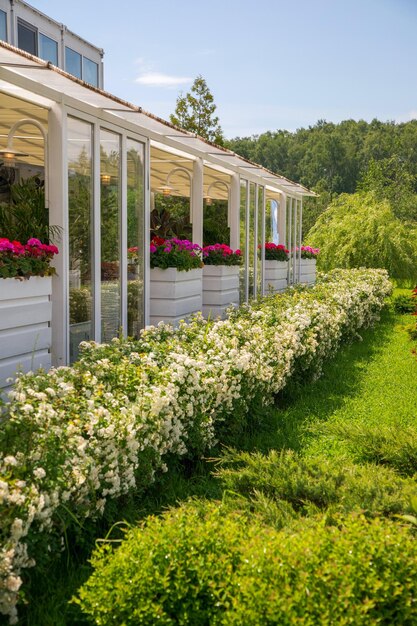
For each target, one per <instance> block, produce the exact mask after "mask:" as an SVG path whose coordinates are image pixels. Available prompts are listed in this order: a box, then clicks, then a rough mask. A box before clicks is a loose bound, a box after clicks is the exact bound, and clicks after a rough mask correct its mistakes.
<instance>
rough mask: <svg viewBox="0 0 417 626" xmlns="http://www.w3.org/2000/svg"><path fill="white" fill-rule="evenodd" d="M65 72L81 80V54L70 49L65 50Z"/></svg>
mask: <svg viewBox="0 0 417 626" xmlns="http://www.w3.org/2000/svg"><path fill="white" fill-rule="evenodd" d="M65 71H66V72H68V73H69V74H72V75H73V76H76V77H77V78H81V54H78V52H75V50H71V48H65Z"/></svg>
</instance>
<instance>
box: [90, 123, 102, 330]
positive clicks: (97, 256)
mask: <svg viewBox="0 0 417 626" xmlns="http://www.w3.org/2000/svg"><path fill="white" fill-rule="evenodd" d="M93 133H94V134H93V164H92V165H93V168H92V172H93V219H92V229H93V235H92V236H93V259H92V263H93V265H92V273H91V277H92V279H93V285H92V287H93V320H94V323H93V333H94V340H95V341H98V342H100V341H101V182H100V174H101V171H100V124H99V123H98V122H96V123H95V124H94V125H93Z"/></svg>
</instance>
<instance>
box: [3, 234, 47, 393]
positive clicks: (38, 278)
mask: <svg viewBox="0 0 417 626" xmlns="http://www.w3.org/2000/svg"><path fill="white" fill-rule="evenodd" d="M57 253H58V248H56V246H51V245H47V244H43V243H41V242H40V241H39V240H38V239H29V241H28V242H27V244H25V245H24V244H22V243H20V242H19V241H9V239H5V238H2V239H0V277H1V278H0V334H1V339H0V389H3V390H4V389H5V388H6V387H7V386H8V384H9V383H8V382H7V379H8V378H9V377H14V376H15V375H16V372H17V371H23V372H28V371H29V370H35V369H38V368H39V367H43V368H44V369H49V368H50V367H51V355H50V348H51V312H52V307H51V294H52V275H53V274H54V273H55V270H54V268H52V267H50V262H51V260H52V258H53V256H54V255H55V254H57Z"/></svg>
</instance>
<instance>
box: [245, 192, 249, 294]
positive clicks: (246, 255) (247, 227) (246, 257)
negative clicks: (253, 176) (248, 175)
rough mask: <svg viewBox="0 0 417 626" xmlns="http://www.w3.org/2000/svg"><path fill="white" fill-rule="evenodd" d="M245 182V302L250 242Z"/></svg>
mask: <svg viewBox="0 0 417 626" xmlns="http://www.w3.org/2000/svg"><path fill="white" fill-rule="evenodd" d="M245 182H246V205H245V302H248V301H249V242H250V236H249V231H250V220H249V217H250V210H249V207H250V182H249V181H248V180H247V181H245Z"/></svg>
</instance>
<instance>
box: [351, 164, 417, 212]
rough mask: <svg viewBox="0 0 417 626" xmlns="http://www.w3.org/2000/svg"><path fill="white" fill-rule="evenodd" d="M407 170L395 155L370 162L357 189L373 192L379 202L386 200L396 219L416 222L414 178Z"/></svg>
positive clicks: (406, 165) (416, 205)
mask: <svg viewBox="0 0 417 626" xmlns="http://www.w3.org/2000/svg"><path fill="white" fill-rule="evenodd" d="M408 168H409V166H408V164H406V163H405V162H404V161H403V160H401V159H400V158H399V157H397V156H396V155H394V156H392V157H390V158H387V159H381V160H380V161H375V160H372V161H371V162H370V164H369V167H368V170H367V171H366V172H365V174H364V176H363V178H362V180H361V181H359V184H358V188H359V189H360V190H361V191H365V192H367V191H372V192H374V194H375V196H376V197H377V198H378V199H379V200H388V201H389V202H390V203H391V206H392V209H393V212H394V215H395V216H396V217H398V218H400V219H404V220H412V221H417V194H416V193H415V190H416V186H417V184H416V176H415V175H413V174H411V173H410V171H409V169H408Z"/></svg>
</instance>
